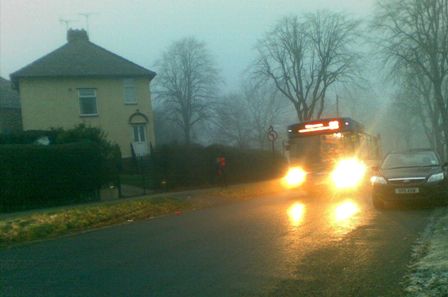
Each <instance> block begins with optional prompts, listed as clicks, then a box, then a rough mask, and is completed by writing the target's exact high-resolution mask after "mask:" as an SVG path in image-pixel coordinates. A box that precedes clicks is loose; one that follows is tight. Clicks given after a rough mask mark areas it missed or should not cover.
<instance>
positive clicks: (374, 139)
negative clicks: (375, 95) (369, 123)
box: [284, 117, 380, 190]
mask: <svg viewBox="0 0 448 297" xmlns="http://www.w3.org/2000/svg"><path fill="white" fill-rule="evenodd" d="M286 157H287V159H288V163H289V170H288V172H287V174H286V175H285V178H284V181H285V183H286V184H287V185H288V187H298V186H304V187H312V188H314V189H316V188H317V189H318V188H322V187H323V186H325V187H328V186H331V188H333V189H336V190H348V189H356V188H358V187H359V186H360V185H362V184H363V181H364V180H365V176H366V173H367V170H368V168H370V167H371V166H373V165H376V164H377V163H378V160H379V158H380V147H379V136H372V135H369V134H367V133H366V132H365V129H364V126H363V125H362V124H360V123H359V122H357V121H355V120H353V119H351V118H340V117H338V118H329V119H321V120H316V121H308V122H302V123H297V124H293V125H290V126H288V143H287V145H286Z"/></svg>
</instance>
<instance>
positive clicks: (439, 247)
mask: <svg viewBox="0 0 448 297" xmlns="http://www.w3.org/2000/svg"><path fill="white" fill-rule="evenodd" d="M447 251H448V208H442V209H438V210H437V211H436V212H435V214H434V216H433V218H432V220H431V222H430V223H429V224H428V226H427V227H426V229H425V232H424V233H423V235H422V237H421V239H420V241H419V242H418V243H417V245H416V247H415V249H414V258H415V261H414V263H413V264H412V265H411V270H412V272H411V274H410V275H409V276H408V277H407V283H408V284H407V288H406V292H407V295H408V296H410V297H423V296H424V297H433V296H434V297H436V296H437V297H438V296H448V253H447Z"/></svg>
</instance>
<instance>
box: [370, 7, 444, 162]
mask: <svg viewBox="0 0 448 297" xmlns="http://www.w3.org/2000/svg"><path fill="white" fill-rule="evenodd" d="M374 25H375V27H376V28H377V29H378V30H379V32H380V33H381V38H379V39H380V40H379V41H378V42H377V44H379V45H380V46H381V48H382V52H383V54H384V57H385V61H386V62H388V63H389V64H390V65H391V69H392V70H391V72H392V73H393V74H394V76H395V77H396V78H397V79H398V80H402V79H403V76H404V77H405V78H406V77H409V75H412V76H414V79H413V82H414V83H415V82H416V83H417V84H418V85H419V86H420V87H423V86H424V85H425V84H427V83H429V85H426V87H425V89H426V90H425V89H420V91H424V94H422V95H423V97H422V99H423V100H421V101H420V105H421V106H426V107H425V108H426V110H427V111H430V112H429V113H428V114H427V115H426V116H429V117H431V118H430V119H429V123H430V125H432V128H431V129H432V130H433V132H434V135H435V137H436V138H437V139H436V140H435V145H436V148H437V149H438V150H439V152H440V153H444V152H445V154H448V147H447V146H446V142H447V139H448V94H447V93H446V89H447V84H448V82H447V77H448V0H389V1H380V2H379V9H378V11H377V16H376V19H375V22H374ZM428 86H429V88H428Z"/></svg>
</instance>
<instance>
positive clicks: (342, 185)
mask: <svg viewBox="0 0 448 297" xmlns="http://www.w3.org/2000/svg"><path fill="white" fill-rule="evenodd" d="M366 169H367V168H366V165H365V164H364V163H362V162H361V161H359V160H357V159H346V160H341V161H339V162H338V164H337V165H336V168H335V169H334V171H333V173H332V174H331V178H332V179H333V182H334V185H335V186H336V188H338V189H349V188H354V187H356V186H358V185H359V184H360V183H361V182H362V180H363V178H364V175H365V172H366Z"/></svg>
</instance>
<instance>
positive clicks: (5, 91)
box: [0, 77, 20, 109]
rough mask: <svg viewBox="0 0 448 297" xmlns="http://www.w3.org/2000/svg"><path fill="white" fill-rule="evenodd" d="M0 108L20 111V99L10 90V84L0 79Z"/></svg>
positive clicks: (15, 92)
mask: <svg viewBox="0 0 448 297" xmlns="http://www.w3.org/2000/svg"><path fill="white" fill-rule="evenodd" d="M0 108H13V109H20V97H19V93H17V91H15V90H13V89H12V85H11V82H10V81H9V80H7V79H4V78H3V77H0Z"/></svg>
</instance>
